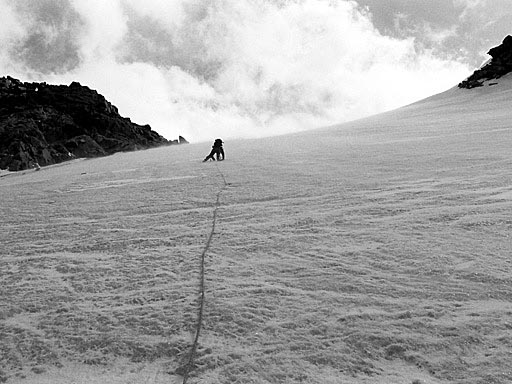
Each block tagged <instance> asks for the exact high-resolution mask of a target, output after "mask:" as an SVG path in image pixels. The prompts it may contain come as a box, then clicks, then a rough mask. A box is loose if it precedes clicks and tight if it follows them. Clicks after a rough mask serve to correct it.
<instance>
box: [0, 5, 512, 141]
mask: <svg viewBox="0 0 512 384" xmlns="http://www.w3.org/2000/svg"><path fill="white" fill-rule="evenodd" d="M0 7H1V12H2V13H1V14H2V16H1V18H2V21H1V24H0V44H1V51H0V76H3V75H11V76H13V77H17V78H19V79H21V80H23V81H46V82H48V83H66V84H69V83H70V82H71V81H79V82H80V83H82V84H83V85H88V86H89V87H91V88H93V89H96V90H97V91H98V92H100V93H101V94H103V95H104V96H105V97H106V98H107V99H108V100H109V101H111V102H112V103H113V104H114V105H116V106H117V107H118V108H119V111H120V113H121V115H123V116H126V117H130V118H131V119H132V120H133V121H135V122H137V123H140V124H146V123H149V124H151V126H152V127H153V129H155V130H156V131H158V132H159V133H160V134H162V135H164V136H165V137H167V138H169V139H173V138H176V137H177V136H178V135H183V136H185V137H186V138H187V139H189V140H191V141H200V140H211V139H213V138H215V137H222V138H224V139H229V138H232V137H255V136H263V135H271V134H277V133H285V132H292V131H296V130H300V129H307V128H313V127H317V126H323V125H329V124H335V123H338V122H342V121H347V120H352V119H355V118H359V117H363V116H366V115H370V114H374V113H378V112H381V111H385V110H389V109H392V108H396V107H398V106H401V105H405V104H408V103H410V102H413V101H416V100H419V99H421V98H424V97H427V96H430V95H432V94H435V93H438V92H441V91H444V90H446V89H448V88H451V87H452V86H454V85H456V84H457V83H458V82H459V81H461V80H463V79H464V78H465V77H467V76H468V75H469V74H470V73H471V72H472V71H473V70H474V69H475V67H478V66H479V65H480V64H481V63H482V62H483V61H484V60H485V58H486V57H487V56H486V52H487V51H488V50H489V49H490V48H491V47H492V46H495V45H498V44H499V43H501V41H502V40H503V38H504V37H505V36H506V35H507V34H509V33H510V34H512V0H357V1H349V0H108V1H105V0H0Z"/></svg>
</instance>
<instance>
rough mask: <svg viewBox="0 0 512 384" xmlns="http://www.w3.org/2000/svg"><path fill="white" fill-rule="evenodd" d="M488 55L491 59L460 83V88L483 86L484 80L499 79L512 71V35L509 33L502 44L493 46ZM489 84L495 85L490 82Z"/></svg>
mask: <svg viewBox="0 0 512 384" xmlns="http://www.w3.org/2000/svg"><path fill="white" fill-rule="evenodd" d="M487 54H488V55H490V56H491V58H492V59H491V60H490V61H489V62H488V63H487V64H486V65H484V66H483V67H482V68H480V69H477V70H476V71H475V72H474V73H473V74H472V75H471V76H469V77H468V78H467V79H466V80H464V81H463V82H461V83H460V84H459V88H467V89H471V88H476V87H482V86H483V85H484V81H487V80H492V79H499V78H500V77H502V76H504V75H506V74H507V73H510V72H512V36H510V35H508V36H507V37H505V39H504V40H503V43H501V45H499V46H497V47H494V48H492V49H491V50H490V51H489V52H487ZM489 85H493V84H492V83H490V84H489Z"/></svg>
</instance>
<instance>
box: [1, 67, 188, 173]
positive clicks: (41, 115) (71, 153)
mask: <svg viewBox="0 0 512 384" xmlns="http://www.w3.org/2000/svg"><path fill="white" fill-rule="evenodd" d="M183 143H187V141H186V140H185V139H184V138H183V137H181V136H180V137H179V139H178V140H173V141H168V140H167V139H165V138H164V137H162V136H160V135H159V134H158V133H156V132H155V131H153V130H151V127H150V126H149V125H138V124H135V123H132V122H131V120H130V119H129V118H125V117H121V116H120V115H119V113H118V110H117V108H116V107H115V106H113V105H112V104H110V103H109V102H108V101H107V100H106V99H105V98H104V97H103V96H102V95H100V94H99V93H98V92H96V91H94V90H92V89H90V88H88V87H85V86H82V85H80V84H79V83H76V82H73V83H71V84H70V85H69V86H66V85H49V84H46V83H23V82H21V81H19V80H17V79H13V78H12V77H9V76H7V77H2V78H0V169H8V170H10V171H19V170H23V169H27V168H34V167H36V168H38V167H39V166H45V165H50V164H56V163H60V162H63V161H66V160H71V159H74V158H77V157H98V156H105V155H110V154H113V153H115V152H120V151H134V150H139V149H147V148H152V147H157V146H162V145H171V144H183Z"/></svg>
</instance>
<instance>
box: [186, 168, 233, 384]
mask: <svg viewBox="0 0 512 384" xmlns="http://www.w3.org/2000/svg"><path fill="white" fill-rule="evenodd" d="M215 166H216V167H217V171H218V173H219V175H220V176H221V177H222V181H223V186H222V187H221V188H220V189H219V191H218V192H217V197H216V201H215V209H214V210H213V217H212V227H211V231H210V234H209V235H208V240H207V241H206V244H205V246H204V248H203V252H202V253H201V266H200V277H199V310H198V314H197V325H196V335H195V337H194V342H193V343H192V347H191V348H190V354H189V357H188V361H187V363H186V365H185V366H184V372H183V384H186V383H187V381H188V377H189V375H190V372H191V371H192V369H193V368H194V359H195V355H196V351H197V344H198V341H199V334H200V332H201V328H202V325H203V308H204V291H205V289H204V269H205V268H204V266H205V258H206V254H207V253H208V250H209V249H210V245H211V243H212V239H213V234H214V233H215V224H216V223H217V212H218V210H219V207H220V195H221V194H222V192H223V191H224V190H225V189H226V188H227V187H228V185H229V184H228V183H227V182H226V178H225V177H224V174H223V173H222V172H221V170H220V169H219V166H218V165H217V164H215Z"/></svg>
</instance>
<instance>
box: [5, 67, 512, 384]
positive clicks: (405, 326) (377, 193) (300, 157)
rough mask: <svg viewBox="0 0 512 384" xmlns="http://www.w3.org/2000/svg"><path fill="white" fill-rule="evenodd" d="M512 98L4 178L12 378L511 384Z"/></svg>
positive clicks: (495, 90)
mask: <svg viewBox="0 0 512 384" xmlns="http://www.w3.org/2000/svg"><path fill="white" fill-rule="evenodd" d="M511 98H512V77H511V75H510V74H509V75H505V76H503V77H501V78H499V79H491V80H486V81H484V82H483V83H482V86H481V87H477V88H472V89H461V88H458V87H454V88H452V89H450V90H448V91H446V92H444V93H441V94H439V95H436V96H433V97H431V98H428V99H425V100H423V101H420V102H418V103H415V104H412V105H409V106H406V107H403V108H401V109H398V110H395V111H392V112H388V113H385V114H381V115H378V116H374V117H371V118H367V119H364V120H359V121H356V122H353V123H348V124H343V125H340V126H334V127H331V128H326V129H320V130H313V131H308V132H305V133H299V134H294V135H288V136H279V137H274V138H266V139H254V140H231V141H228V142H226V143H225V151H226V160H225V161H223V162H208V163H201V159H202V158H203V157H204V156H205V155H206V154H207V153H208V152H209V149H210V148H209V144H190V145H187V146H176V147H161V148H156V149H150V150H145V151H139V152H130V153H120V154H116V155H113V156H109V157H102V158H96V159H90V160H73V161H71V162H67V163H62V164H57V165H52V166H48V167H43V168H41V170H40V171H36V170H28V171H22V172H17V173H12V172H11V173H9V172H5V171H4V172H3V173H2V174H1V176H2V177H1V178H0V201H1V204H0V217H1V218H2V231H1V232H0V241H1V244H2V251H1V257H0V280H1V287H2V288H1V290H0V303H1V307H0V336H1V340H2V342H1V344H0V381H4V382H5V381H6V382H8V383H13V384H14V383H16V384H18V383H20V384H21V383H23V384H25V383H62V384H64V383H77V384H78V383H80V384H82V383H83V384H85V383H116V384H117V383H119V384H121V383H172V382H182V380H183V378H182V376H181V375H180V373H181V372H182V370H180V367H181V369H182V368H183V364H184V363H185V362H186V359H187V356H188V354H189V352H190V348H191V344H192V341H193V338H194V335H195V331H196V327H197V315H198V305H199V299H200V295H199V282H200V276H199V273H200V270H201V268H200V267H201V256H202V255H204V256H205V260H204V261H205V264H204V266H205V296H204V297H205V300H204V310H203V311H204V312H203V322H202V328H201V334H200V337H199V343H198V349H197V353H196V356H195V360H194V362H193V369H192V371H191V372H190V377H189V379H188V380H189V382H193V383H299V382H303V383H322V384H325V383H358V384H359V383H372V384H373V383H403V384H413V383H414V384H416V383H425V384H427V383H428V384H440V383H461V384H462V383H465V384H467V383H474V384H477V383H510V382H511V381H512V368H511V365H510V361H511V358H512V323H511V316H512V280H511V272H512V260H511V259H510V256H511V252H512V151H511V148H512V127H511V121H512V120H511V119H512V114H511V109H510V100H511ZM212 230H213V236H212V238H211V241H209V239H208V237H209V235H210V234H211V233H212Z"/></svg>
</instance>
